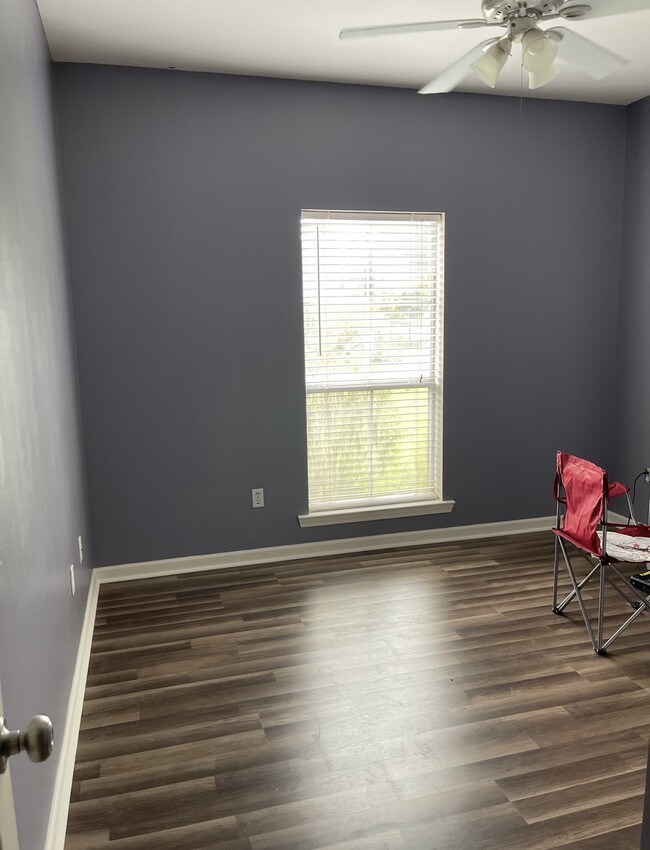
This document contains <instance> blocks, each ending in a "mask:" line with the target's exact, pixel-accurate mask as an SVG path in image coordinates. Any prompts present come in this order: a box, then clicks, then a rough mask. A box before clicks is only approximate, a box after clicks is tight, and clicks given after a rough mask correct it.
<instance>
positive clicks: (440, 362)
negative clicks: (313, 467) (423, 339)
mask: <svg viewBox="0 0 650 850" xmlns="http://www.w3.org/2000/svg"><path fill="white" fill-rule="evenodd" d="M331 219H334V220H347V221H350V220H360V221H369V222H371V223H375V222H381V221H387V220H389V221H399V222H409V221H412V222H426V221H435V222H436V223H437V224H438V233H437V255H436V263H435V276H436V283H435V288H434V287H432V297H433V298H435V299H436V314H435V317H434V319H433V322H432V327H431V334H432V338H431V343H432V344H431V369H430V376H427V379H426V380H424V381H423V380H422V376H421V377H420V381H419V382H414V381H413V380H412V379H407V378H406V377H405V378H404V380H390V381H386V382H382V381H381V380H378V381H377V382H373V383H368V382H367V381H366V382H363V381H361V380H360V381H358V382H357V381H353V382H349V381H345V382H342V383H341V384H340V385H336V383H334V384H333V383H330V382H328V383H327V384H326V385H323V384H320V385H319V384H317V383H314V384H310V383H309V379H308V358H307V352H306V350H305V369H304V374H305V414H306V424H307V426H308V419H309V412H308V397H309V395H310V394H316V393H320V394H322V393H330V392H331V393H334V392H369V393H371V394H372V393H373V392H377V391H382V390H390V389H400V390H401V389H404V390H409V389H412V390H416V389H418V388H423V387H427V388H428V406H429V413H428V423H429V429H430V430H429V437H430V440H429V445H428V452H429V461H428V466H429V470H430V473H429V474H430V477H429V487H428V488H427V492H426V493H424V494H422V495H421V496H420V495H417V494H415V493H412V494H401V495H400V494H398V493H395V494H388V495H381V496H371V497H370V498H360V499H346V500H341V501H340V502H337V501H332V502H329V501H328V502H321V503H319V502H317V501H316V500H313V499H312V496H311V493H309V495H308V499H309V508H308V512H307V513H306V514H301V515H300V516H299V517H298V520H299V522H300V525H301V526H303V527H307V526H316V525H330V524H339V523H350V522H360V521H365V520H372V519H382V518H384V519H387V518H394V517H402V516H419V515H425V514H436V513H447V512H449V511H451V510H452V509H453V507H454V504H455V503H454V502H453V501H452V500H445V499H443V490H442V487H443V478H442V476H443V468H442V467H443V401H444V290H445V257H444V249H445V215H444V213H430V212H429V213H422V212H385V211H379V212H377V211H358V210H354V211H352V210H314V209H308V210H302V211H301V218H300V223H301V258H302V274H301V279H302V285H303V289H302V293H303V309H304V307H305V303H306V286H305V281H306V276H305V269H306V267H305V262H304V256H305V243H304V239H303V236H302V232H303V223H304V222H305V221H310V220H315V221H321V220H331ZM319 297H320V295H319ZM305 318H306V314H305V316H304V317H303V329H304V330H305V332H306V328H305ZM306 347H307V336H306V335H305V349H306ZM307 463H308V464H309V437H308V436H307ZM308 487H309V484H308Z"/></svg>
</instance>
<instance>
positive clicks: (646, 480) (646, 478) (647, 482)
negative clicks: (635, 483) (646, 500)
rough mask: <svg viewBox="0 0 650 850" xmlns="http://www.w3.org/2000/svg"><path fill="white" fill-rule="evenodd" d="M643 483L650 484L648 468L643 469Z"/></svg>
mask: <svg viewBox="0 0 650 850" xmlns="http://www.w3.org/2000/svg"><path fill="white" fill-rule="evenodd" d="M645 483H646V484H650V466H646V468H645Z"/></svg>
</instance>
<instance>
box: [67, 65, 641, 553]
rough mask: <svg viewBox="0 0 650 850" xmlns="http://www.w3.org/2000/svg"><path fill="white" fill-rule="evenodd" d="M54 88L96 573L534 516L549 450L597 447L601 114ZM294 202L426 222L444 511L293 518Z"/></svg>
mask: <svg viewBox="0 0 650 850" xmlns="http://www.w3.org/2000/svg"><path fill="white" fill-rule="evenodd" d="M56 97H57V108H58V117H59V127H60V136H59V138H60V145H61V151H62V168H63V177H64V180H63V185H64V198H65V209H66V217H67V223H68V228H69V233H70V264H71V275H72V286H73V301H74V311H75V319H76V327H77V339H78V350H79V368H80V381H81V398H82V411H83V423H84V433H85V436H86V460H87V471H88V488H89V502H90V518H91V524H92V533H93V545H94V550H95V555H96V559H97V562H98V563H99V564H109V563H119V562H129V561H135V560H148V559H154V558H165V557H173V556H181V555H189V554H198V553H207V552H217V551H227V550H231V549H241V548H251V547H259V546H268V545H277V544H284V543H296V542H306V541H310V540H316V539H325V538H336V537H345V536H358V535H367V534H373V533H386V532H394V531H407V530H414V529H420V528H428V527H431V526H442V525H462V524H468V523H476V522H490V521H498V520H508V519H516V518H524V517H532V516H540V515H548V514H550V513H552V511H553V506H552V500H551V496H550V485H551V479H552V470H553V464H554V452H555V450H556V449H557V448H562V449H564V450H566V451H574V452H578V453H582V454H585V455H586V456H588V457H591V458H594V459H595V460H597V461H601V462H603V463H606V462H607V461H608V460H609V449H610V437H611V433H610V431H611V422H610V419H609V414H608V412H607V410H605V414H604V415H603V412H602V405H601V401H600V396H601V393H602V390H603V388H605V389H607V390H611V387H612V382H613V358H612V357H611V356H610V355H609V354H608V353H607V352H605V351H602V352H599V350H598V346H597V345H596V344H595V340H597V339H598V338H599V337H601V336H607V335H611V333H612V316H614V315H615V311H616V297H617V285H618V273H619V262H620V221H621V214H622V189H623V169H624V152H625V110H624V108H622V107H604V106H597V105H593V104H577V103H566V102H550V101H532V100H526V101H524V103H523V110H522V106H521V104H520V101H519V100H518V99H516V98H498V97H489V96H472V95H455V94H454V95H446V96H443V97H436V98H426V97H421V96H418V95H416V94H415V93H413V92H410V91H403V90H394V89H380V88H366V87H360V86H343V85H333V84H320V83H303V82H295V81H284V80H269V79H261V78H244V77H239V78H238V77H220V76H215V75H208V74H191V73H180V72H171V71H155V70H141V69H125V68H108V67H99V66H78V65H76V66H72V65H69V66H66V65H61V66H57V67H56ZM311 207H316V208H322V207H325V208H334V209H370V210H384V209H388V210H433V211H439V210H441V211H444V212H445V213H447V255H446V256H447V293H446V294H447V312H446V398H445V404H446V408H445V449H444V461H445V495H446V497H448V498H453V499H455V500H457V507H456V509H455V510H454V512H453V513H452V514H451V515H446V516H443V517H436V518H427V517H425V518H417V519H403V520H394V521H390V522H381V523H380V522H374V523H365V524H358V525H348V526H333V527H329V528H326V529H300V528H299V526H298V524H297V521H296V514H298V513H300V512H303V511H305V509H306V505H307V475H306V446H305V433H304V396H303V388H304V385H303V352H302V312H301V311H302V308H301V280H300V244H299V215H300V209H301V208H311ZM251 487H264V488H265V491H266V502H267V507H266V508H265V509H264V510H257V511H253V510H252V508H251V507H250V489H251Z"/></svg>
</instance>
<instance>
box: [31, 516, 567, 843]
mask: <svg viewBox="0 0 650 850" xmlns="http://www.w3.org/2000/svg"><path fill="white" fill-rule="evenodd" d="M554 523H555V517H552V516H551V517H536V518H533V519H518V520H509V521H506V522H488V523H481V524H478V525H461V526H455V527H451V528H438V529H426V530H425V531H407V532H401V533H398V534H379V535H374V536H369V537H352V538H347V539H342V540H324V541H321V542H316V543H296V544H292V545H287V546H269V547H266V548H263V549H244V550H239V551H234V552H220V553H217V554H214V555H198V556H194V557H188V558H170V559H168V560H164V561H143V562H141V563H135V564H119V565H116V566H111V567H96V568H95V569H94V570H93V571H92V576H91V580H90V587H89V588H88V600H87V602H86V613H85V616H84V622H83V627H82V630H81V637H80V640H79V650H78V652H77V662H76V665H75V671H74V676H73V679H72V687H71V691H70V700H69V702H68V714H67V719H66V724H65V730H64V733H63V744H62V746H61V757H60V759H59V767H58V770H57V777H56V785H55V789H54V798H53V800H52V809H51V812H50V822H49V827H48V831H47V840H46V843H45V850H63V847H64V844H65V832H66V827H67V823H68V807H69V801H70V792H71V790H72V777H73V773H74V763H75V756H76V752H77V741H78V739H79V728H80V725H81V712H82V709H83V700H84V693H85V690H86V679H87V677H88V663H89V660H90V648H91V645H92V639H93V630H94V626H95V615H96V612H97V600H98V597H99V589H100V587H101V585H102V584H109V583H113V582H116V581H129V580H132V579H141V578H154V577H157V576H166V575H178V574H181V573H190V572H201V571H204V570H217V569H226V568H227V567H243V566H251V565H253V564H270V563H274V562H279V561H291V560H298V559H300V560H302V559H305V558H318V557H324V556H327V555H342V554H346V553H348V552H350V553H352V552H370V551H373V550H378V549H397V548H400V547H404V546H426V545H430V544H433V543H452V542H456V541H460V540H478V539H480V538H482V537H503V536H505V535H509V534H530V533H532V532H535V531H550V529H551V528H552V527H553V525H554Z"/></svg>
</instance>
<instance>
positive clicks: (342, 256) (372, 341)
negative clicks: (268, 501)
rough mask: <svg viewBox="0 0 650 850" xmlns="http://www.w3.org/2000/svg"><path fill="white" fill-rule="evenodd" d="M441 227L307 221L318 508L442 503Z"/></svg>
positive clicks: (348, 219) (314, 498)
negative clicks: (419, 500) (439, 501)
mask: <svg viewBox="0 0 650 850" xmlns="http://www.w3.org/2000/svg"><path fill="white" fill-rule="evenodd" d="M443 226H444V222H443V216H442V215H441V214H422V213H374V212H373V213H356V212H331V211H330V212H327V211H316V210H305V211H303V213H302V264H303V295H304V321H305V378H306V390H307V399H306V406H307V445H308V461H309V510H310V511H318V510H330V509H332V508H342V507H344V506H351V507H357V506H362V505H372V504H378V503H379V504H381V503H387V502H393V501H413V500H418V499H441V498H442V353H443V245H444V242H443Z"/></svg>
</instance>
